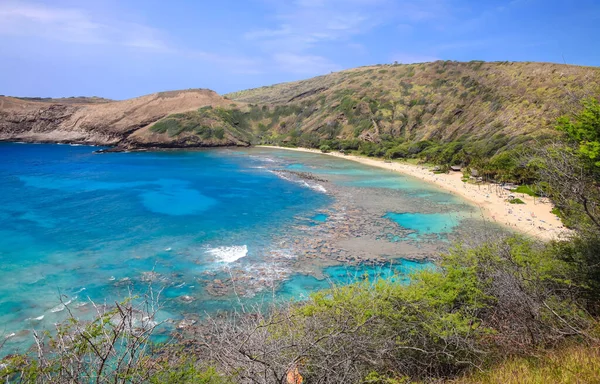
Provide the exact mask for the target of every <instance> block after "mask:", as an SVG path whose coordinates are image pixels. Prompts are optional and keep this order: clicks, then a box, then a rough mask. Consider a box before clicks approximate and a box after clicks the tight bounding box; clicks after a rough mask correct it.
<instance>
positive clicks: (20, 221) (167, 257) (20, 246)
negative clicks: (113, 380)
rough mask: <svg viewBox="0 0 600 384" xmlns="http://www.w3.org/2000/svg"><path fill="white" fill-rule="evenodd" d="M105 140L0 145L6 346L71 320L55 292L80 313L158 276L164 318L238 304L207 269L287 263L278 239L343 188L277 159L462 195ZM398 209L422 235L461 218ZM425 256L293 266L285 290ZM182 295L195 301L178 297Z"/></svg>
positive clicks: (329, 163)
mask: <svg viewBox="0 0 600 384" xmlns="http://www.w3.org/2000/svg"><path fill="white" fill-rule="evenodd" d="M97 149H98V148H94V147H86V146H66V145H32V144H9V143H0V262H1V265H2V268H1V269H0V281H2V284H1V285H0V325H1V326H2V328H1V329H0V338H1V337H2V335H4V336H8V335H12V336H11V338H10V342H9V344H8V346H9V347H10V346H11V345H13V346H15V345H19V343H22V342H23V340H31V335H30V333H28V330H30V329H31V328H38V329H41V328H51V327H52V324H53V323H55V322H57V321H60V320H62V319H63V318H64V316H65V311H64V307H63V306H61V305H60V300H59V297H62V298H63V301H67V302H70V303H71V304H70V308H72V309H73V310H74V311H75V314H76V315H77V316H81V317H85V316H89V315H90V314H91V312H92V311H91V308H90V307H91V306H90V305H88V304H86V303H88V302H89V299H91V300H94V301H96V302H100V303H103V302H107V303H111V302H112V301H114V300H120V299H122V298H123V297H125V296H127V295H128V293H129V291H130V290H133V291H134V292H142V291H144V290H145V289H146V288H147V286H148V284H149V280H152V282H153V283H154V285H155V286H161V287H164V288H165V289H164V291H163V293H162V298H163V300H164V303H163V304H164V310H163V311H162V312H161V314H162V316H163V317H165V318H166V317H171V318H180V317H181V316H182V315H183V314H184V313H201V312H204V311H212V310H218V309H227V308H230V306H231V301H230V300H229V301H228V300H226V299H217V298H214V297H211V296H210V295H209V294H208V293H207V291H206V287H205V285H204V282H205V281H206V280H211V279H214V278H215V276H217V277H220V278H223V276H225V277H227V273H228V272H227V271H228V270H229V268H237V269H239V270H244V271H246V273H247V274H248V275H252V274H255V275H256V276H257V278H260V276H262V275H264V274H265V273H271V272H272V270H273V269H274V268H280V267H279V264H276V263H275V261H274V260H272V257H273V256H272V255H273V253H274V252H275V253H277V252H280V251H281V252H284V251H285V250H280V249H279V247H280V243H281V239H282V238H289V237H293V236H296V235H298V234H297V233H296V232H295V230H294V228H295V226H296V225H297V224H306V222H312V223H314V225H317V226H319V225H324V224H323V223H325V222H327V221H328V220H329V217H328V215H327V214H325V213H323V210H324V209H327V208H329V207H331V205H332V203H333V202H334V199H333V198H332V197H331V196H330V195H329V194H327V193H326V191H325V188H323V186H321V185H319V184H316V183H311V184H308V183H306V182H302V181H298V180H295V181H289V180H286V179H284V178H281V177H279V176H277V175H276V174H275V173H273V172H271V170H273V169H290V170H302V171H309V172H313V173H316V174H319V175H324V176H326V177H328V178H330V179H331V181H332V182H333V183H335V184H337V185H339V186H352V187H353V188H379V189H385V190H390V191H401V192H402V193H403V194H405V195H406V196H409V197H411V198H414V199H418V198H419V196H420V195H423V194H425V195H427V196H430V201H432V202H433V203H435V202H436V201H437V202H439V203H440V207H441V206H443V205H444V204H449V203H450V204H453V203H455V200H454V198H453V197H451V196H450V195H448V194H444V193H440V192H439V191H436V190H433V189H431V188H427V187H424V186H423V185H422V183H419V182H418V181H417V180H410V179H406V178H403V177H401V176H392V175H390V174H389V173H385V172H383V171H378V170H375V169H372V168H369V167H365V166H362V165H359V164H355V163H352V162H349V161H344V160H340V159H332V158H330V157H324V156H318V155H312V154H303V153H295V152H288V151H273V150H264V149H248V150H210V151H172V152H154V153H153V152H140V153H105V154H95V153H93V152H94V151H95V150H97ZM415 201H416V200H415ZM458 203H460V202H458ZM398 208H399V209H398V212H396V213H398V214H399V216H390V219H392V220H394V221H397V222H398V224H400V225H402V226H403V227H407V228H411V229H414V230H415V231H418V232H422V233H432V232H436V231H447V230H451V229H452V228H451V227H452V225H454V224H452V223H453V221H452V220H451V219H449V218H447V217H445V216H439V217H436V218H435V222H436V223H435V224H431V223H424V222H423V220H422V218H419V217H418V216H414V215H413V216H406V215H404V216H403V215H402V212H404V209H402V207H398ZM412 208H414V207H412ZM428 265H429V264H427V263H426V264H414V263H413V262H409V261H398V262H397V265H396V266H395V267H394V268H388V272H385V270H381V269H378V268H377V267H360V268H358V269H352V268H350V269H349V268H346V267H343V266H342V267H330V268H328V269H326V270H325V271H323V272H324V274H325V275H327V276H330V278H329V280H327V279H325V280H318V279H316V278H314V277H312V276H308V275H302V274H295V275H294V274H293V273H291V274H290V273H289V271H288V272H286V273H287V274H286V273H283V274H282V276H289V278H288V279H287V280H286V281H285V282H284V283H283V284H282V285H281V286H280V287H279V288H278V291H277V292H278V297H283V298H287V297H290V298H300V297H304V296H306V295H307V294H308V293H309V292H310V291H313V290H315V289H320V288H323V287H328V286H329V283H330V282H331V281H333V282H338V283H339V282H348V281H350V280H352V279H353V277H351V276H355V277H356V278H359V277H360V276H362V275H363V274H364V273H368V274H371V275H372V276H374V275H375V274H380V275H381V274H383V275H385V273H391V271H393V270H395V271H396V272H399V273H401V274H402V273H404V272H406V271H407V270H410V268H421V267H427V266H428ZM407 268H408V269H407ZM265 271H267V272H265ZM269 271H271V272H269ZM280 272H281V271H278V270H276V271H275V272H274V273H280ZM186 295H187V296H190V297H192V298H194V299H195V300H194V301H193V303H185V304H182V303H181V301H180V300H179V299H180V298H181V297H183V296H186Z"/></svg>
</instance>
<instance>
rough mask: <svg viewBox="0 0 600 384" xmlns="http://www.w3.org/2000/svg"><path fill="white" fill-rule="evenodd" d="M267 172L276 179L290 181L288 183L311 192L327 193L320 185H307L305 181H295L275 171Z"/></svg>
mask: <svg viewBox="0 0 600 384" xmlns="http://www.w3.org/2000/svg"><path fill="white" fill-rule="evenodd" d="M269 172H271V173H274V174H276V175H277V176H278V177H280V178H282V179H283V180H286V181H290V182H292V183H296V184H300V185H301V186H303V187H306V188H310V189H312V190H313V191H316V192H321V193H327V189H325V187H324V186H322V185H321V184H317V183H308V182H306V181H305V180H300V179H296V178H294V177H290V176H287V175H285V174H283V173H282V172H277V171H269Z"/></svg>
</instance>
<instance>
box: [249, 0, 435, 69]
mask: <svg viewBox="0 0 600 384" xmlns="http://www.w3.org/2000/svg"><path fill="white" fill-rule="evenodd" d="M264 1H266V2H267V5H268V6H271V9H272V13H271V14H270V15H267V19H271V20H273V21H274V23H273V27H272V28H267V29H258V30H252V31H249V32H248V33H246V34H245V35H244V38H245V39H246V40H247V41H248V42H249V44H252V45H254V46H256V47H257V48H258V50H259V51H262V52H263V53H264V54H266V55H267V56H268V57H270V59H271V61H272V62H274V63H275V64H276V65H277V69H278V70H281V71H286V72H292V73H301V74H318V73H324V72H328V71H331V70H337V69H339V66H338V65H336V64H335V63H334V62H333V61H332V60H331V58H328V57H325V56H323V52H327V50H328V49H329V48H330V47H331V46H332V45H335V47H338V48H339V47H348V48H350V49H352V50H354V51H355V52H357V53H361V54H362V53H364V52H365V51H366V49H365V47H364V46H363V45H361V44H358V43H357V42H356V41H355V38H356V37H359V36H362V35H365V34H367V33H369V32H371V31H372V30H373V29H375V28H377V27H380V26H382V25H385V24H388V23H396V24H397V23H398V20H402V21H403V22H404V23H420V22H424V21H426V20H427V21H429V20H431V19H435V18H437V17H439V16H441V15H443V14H444V4H445V0H400V1H399V0H295V1H292V2H278V1H274V0H264ZM407 25H408V24H407Z"/></svg>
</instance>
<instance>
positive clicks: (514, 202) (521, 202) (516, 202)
mask: <svg viewBox="0 0 600 384" xmlns="http://www.w3.org/2000/svg"><path fill="white" fill-rule="evenodd" d="M508 202H509V203H511V204H525V202H524V201H523V200H521V199H519V198H516V199H510V200H508Z"/></svg>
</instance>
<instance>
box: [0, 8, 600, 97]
mask: <svg viewBox="0 0 600 384" xmlns="http://www.w3.org/2000/svg"><path fill="white" fill-rule="evenodd" d="M599 36H600V0H512V1H511V0H506V1H500V0H479V1H472V0H220V1H206V0H171V1H164V0H84V1H82V0H77V1H76V0H36V1H33V0H32V1H29V0H0V94H4V95H12V96H29V97H33V96H43V97H68V96H101V97H107V98H112V99H126V98H130V97H136V96H141V95H144V94H149V93H153V92H158V91H164V90H174V89H188V88H210V89H213V90H215V91H217V92H218V93H221V94H224V93H227V92H232V91H236V90H241V89H247V88H253V87H258V86H263V85H270V84H274V83H280V82H285V81H293V80H299V79H304V78H309V77H313V76H316V75H322V74H327V73H330V72H332V71H339V70H342V69H347V68H353V67H358V66H363V65H371V64H383V63H393V62H395V61H397V62H399V63H415V62H427V61H435V60H458V61H470V60H485V61H543V62H556V63H563V62H566V63H568V64H576V65H591V66H600V38H599Z"/></svg>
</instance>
